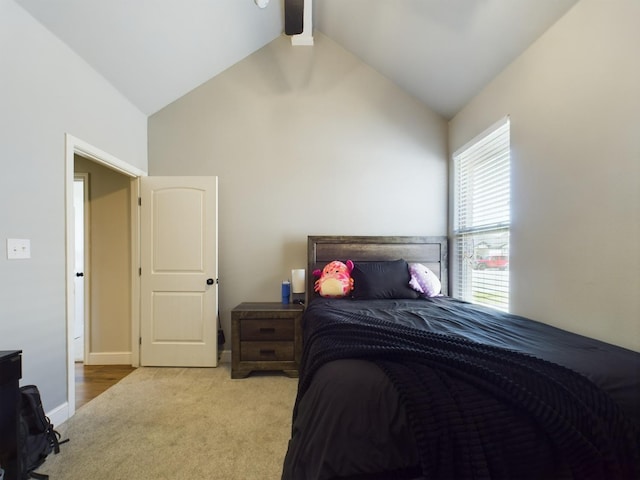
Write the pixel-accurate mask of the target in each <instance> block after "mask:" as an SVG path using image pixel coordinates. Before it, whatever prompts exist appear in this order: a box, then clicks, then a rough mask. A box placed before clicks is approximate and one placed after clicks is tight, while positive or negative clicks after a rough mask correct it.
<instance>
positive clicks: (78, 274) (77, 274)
mask: <svg viewBox="0 0 640 480" xmlns="http://www.w3.org/2000/svg"><path fill="white" fill-rule="evenodd" d="M76 277H84V273H83V272H77V273H76Z"/></svg>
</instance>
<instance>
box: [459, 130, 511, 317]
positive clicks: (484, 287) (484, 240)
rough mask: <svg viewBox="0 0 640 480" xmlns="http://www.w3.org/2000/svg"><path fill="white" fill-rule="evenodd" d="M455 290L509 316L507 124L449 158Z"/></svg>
mask: <svg viewBox="0 0 640 480" xmlns="http://www.w3.org/2000/svg"><path fill="white" fill-rule="evenodd" d="M453 163H454V172H455V173H454V175H455V180H454V181H455V192H454V195H455V197H454V231H453V235H454V237H453V242H454V252H453V253H454V262H455V264H454V279H453V281H454V284H455V296H456V297H458V298H461V299H463V300H466V301H469V302H473V303H480V304H483V305H489V306H491V307H494V308H498V309H500V310H504V311H508V310H509V228H510V221H511V219H510V199H511V187H510V163H511V161H510V153H509V119H508V118H506V119H504V120H502V121H500V122H499V123H498V124H497V125H494V126H493V127H492V128H490V129H489V130H488V131H487V132H485V133H483V134H482V135H480V137H478V138H477V139H475V140H473V141H472V142H470V143H469V144H467V145H466V146H464V147H463V148H462V149H460V150H459V151H458V152H456V153H454V155H453Z"/></svg>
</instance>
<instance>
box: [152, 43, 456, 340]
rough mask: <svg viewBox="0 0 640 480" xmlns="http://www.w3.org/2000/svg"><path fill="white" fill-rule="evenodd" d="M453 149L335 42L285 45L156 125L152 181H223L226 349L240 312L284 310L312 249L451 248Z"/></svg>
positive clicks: (434, 121)
mask: <svg viewBox="0 0 640 480" xmlns="http://www.w3.org/2000/svg"><path fill="white" fill-rule="evenodd" d="M446 139H447V124H446V122H445V121H444V120H443V119H442V118H440V117H439V116H438V115H436V114H434V113H433V112H432V111H430V110H429V109H427V108H426V107H425V106H423V105H422V104H421V103H419V102H418V101H416V99H415V98H412V97H410V96H408V95H407V94H405V93H404V92H403V91H402V90H400V89H399V88H398V87H397V86H396V85H394V84H392V83H391V82H390V81H389V80H387V79H386V78H385V77H383V76H381V75H380V74H378V73H376V72H375V71H373V70H372V69H371V68H369V67H367V66H366V65H365V64H363V63H362V62H361V61H360V60H358V59H357V58H355V57H354V56H353V55H351V54H349V53H347V52H346V51H345V50H343V49H342V48H340V47H339V46H338V45H336V44H335V43H334V42H332V41H331V40H329V39H328V38H327V37H324V36H323V35H321V34H318V33H316V34H315V46H314V47H312V48H310V47H292V46H291V43H290V40H289V38H288V37H284V36H283V37H281V38H279V39H276V40H275V41H274V42H272V43H270V44H269V45H267V46H266V47H264V48H262V49H261V50H259V51H258V52H256V53H254V54H253V55H251V56H249V57H247V58H246V59H244V60H243V61H242V62H240V63H238V64H236V65H235V66H234V67H232V68H230V69H228V70H227V71H225V72H223V73H222V74H220V75H218V76H217V77H215V78H213V79H212V80H210V81H209V82H207V83H205V84H204V85H202V86H201V87H199V88H197V89H196V90H194V91H192V92H190V93H189V94H187V95H185V96H184V97H182V98H181V99H179V100H177V101H176V102H174V103H172V104H171V105H169V106H167V107H166V108H164V109H163V110H161V111H160V112H158V113H156V114H154V115H153V116H151V117H150V118H149V173H150V174H151V175H217V176H218V177H219V232H220V233H219V273H220V282H221V283H220V307H221V317H222V322H223V327H224V328H225V331H226V332H227V338H229V335H228V333H229V331H230V329H229V321H230V314H229V311H230V310H231V309H232V308H233V307H234V306H235V305H236V304H238V303H240V302H242V301H279V300H280V282H281V281H282V280H283V279H286V278H288V277H289V276H290V272H291V269H292V268H304V267H305V263H306V246H307V244H306V241H307V235H321V234H343V235H350V234H351V235H445V234H446V232H447V217H446V212H447V144H446ZM225 348H227V349H228V348H230V344H229V343H228V344H227V345H226V346H225Z"/></svg>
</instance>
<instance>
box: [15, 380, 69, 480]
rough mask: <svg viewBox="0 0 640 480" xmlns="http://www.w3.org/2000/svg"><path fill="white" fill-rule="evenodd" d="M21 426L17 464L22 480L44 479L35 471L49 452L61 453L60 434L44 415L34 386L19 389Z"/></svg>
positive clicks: (36, 388) (46, 476) (64, 441)
mask: <svg viewBox="0 0 640 480" xmlns="http://www.w3.org/2000/svg"><path fill="white" fill-rule="evenodd" d="M20 397H21V402H20V419H19V420H20V424H19V431H18V462H19V463H20V471H21V472H22V478H21V480H26V479H29V478H40V479H47V478H49V476H48V475H43V474H40V473H36V472H35V471H34V470H35V469H36V468H38V467H39V466H40V465H42V464H43V463H44V461H45V459H46V458H47V455H49V454H50V453H51V452H52V451H53V452H54V453H60V444H62V443H66V442H68V441H69V440H68V439H67V440H63V441H60V440H59V438H60V434H59V433H58V432H56V431H55V430H54V429H53V425H52V424H51V421H50V420H49V417H47V416H46V415H45V413H44V409H43V408H42V400H41V398H40V391H39V390H38V387H36V386H35V385H25V386H24V387H21V388H20Z"/></svg>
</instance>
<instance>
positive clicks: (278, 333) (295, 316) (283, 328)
mask: <svg viewBox="0 0 640 480" xmlns="http://www.w3.org/2000/svg"><path fill="white" fill-rule="evenodd" d="M303 311H304V306H303V305H296V304H283V303H279V302H260V303H259V302H255V303H254V302H246V303H241V304H240V305H238V306H237V307H236V308H234V309H233V310H231V378H245V377H246V376H247V375H249V374H250V373H251V372H253V371H257V370H281V371H283V372H284V373H285V374H287V375H288V376H290V377H297V376H298V367H299V365H300V355H301V353H302V332H301V330H300V319H301V318H302V312H303Z"/></svg>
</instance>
